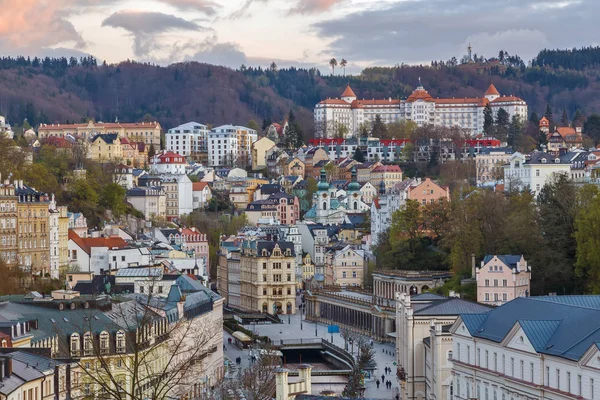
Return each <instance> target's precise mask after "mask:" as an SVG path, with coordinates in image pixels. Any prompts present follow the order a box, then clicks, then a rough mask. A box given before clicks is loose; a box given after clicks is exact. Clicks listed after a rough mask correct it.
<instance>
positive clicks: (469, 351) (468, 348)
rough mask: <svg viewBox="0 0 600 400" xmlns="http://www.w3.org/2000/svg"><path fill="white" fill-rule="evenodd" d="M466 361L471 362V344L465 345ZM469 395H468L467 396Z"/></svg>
mask: <svg viewBox="0 0 600 400" xmlns="http://www.w3.org/2000/svg"><path fill="white" fill-rule="evenodd" d="M467 362H468V363H470V362H471V346H469V345H467ZM467 387H468V386H467ZM467 397H469V396H467Z"/></svg>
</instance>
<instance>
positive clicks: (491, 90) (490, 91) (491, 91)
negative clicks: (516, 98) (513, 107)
mask: <svg viewBox="0 0 600 400" xmlns="http://www.w3.org/2000/svg"><path fill="white" fill-rule="evenodd" d="M485 95H486V96H489V95H495V96H500V92H499V91H498V89H496V86H494V84H493V83H490V87H488V89H487V90H486V91H485Z"/></svg>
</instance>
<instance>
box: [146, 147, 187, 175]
mask: <svg viewBox="0 0 600 400" xmlns="http://www.w3.org/2000/svg"><path fill="white" fill-rule="evenodd" d="M187 165H188V163H187V162H186V160H185V157H183V156H182V155H180V154H177V153H173V152H172V151H163V152H161V153H158V154H156V155H155V156H154V159H153V160H152V165H151V166H150V171H151V172H152V173H153V174H159V175H160V174H168V175H184V174H185V169H186V167H187Z"/></svg>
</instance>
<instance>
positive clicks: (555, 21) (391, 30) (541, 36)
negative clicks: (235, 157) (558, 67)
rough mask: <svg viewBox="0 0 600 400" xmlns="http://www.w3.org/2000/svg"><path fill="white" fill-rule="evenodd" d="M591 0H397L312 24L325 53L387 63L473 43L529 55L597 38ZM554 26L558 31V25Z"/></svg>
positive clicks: (443, 54) (455, 51)
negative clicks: (495, 0) (324, 46)
mask: <svg viewBox="0 0 600 400" xmlns="http://www.w3.org/2000/svg"><path fill="white" fill-rule="evenodd" d="M598 12H600V2H599V1H597V0H576V1H570V0H503V1H499V2H498V1H497V2H492V1H481V0H428V1H420V0H403V1H398V2H396V3H393V4H386V5H385V6H383V7H381V6H379V7H377V6H374V8H372V9H368V10H362V11H356V12H353V13H350V14H347V15H344V16H342V17H339V18H335V19H330V20H326V21H320V22H317V23H315V24H313V25H312V28H313V30H314V33H315V34H316V35H318V36H319V37H321V38H323V39H324V40H325V41H328V42H329V44H328V46H327V48H326V51H325V53H326V54H329V55H333V56H337V57H344V58H346V59H347V60H349V61H359V62H369V63H379V64H388V65H393V64H397V63H401V62H407V63H418V62H428V61H430V60H433V59H436V60H439V59H449V58H451V57H453V56H457V57H459V56H460V55H461V54H464V53H466V44H468V43H469V40H471V41H472V42H473V44H474V51H475V52H477V53H478V54H482V55H484V56H487V57H491V56H494V55H496V54H497V53H498V51H499V50H500V49H504V50H506V51H508V52H510V53H511V54H519V55H520V56H521V57H522V58H524V59H530V58H531V57H533V56H534V55H535V54H536V53H537V52H538V51H539V50H540V49H541V48H543V47H545V46H551V47H553V48H557V47H562V48H564V47H573V46H583V45H589V44H590V43H595V42H596V40H597V37H598V35H599V34H600V27H599V26H598V24H597V22H596V21H595V19H596V17H595V16H596V15H598ZM556 26H560V27H561V29H556Z"/></svg>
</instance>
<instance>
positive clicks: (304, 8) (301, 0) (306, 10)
mask: <svg viewBox="0 0 600 400" xmlns="http://www.w3.org/2000/svg"><path fill="white" fill-rule="evenodd" d="M343 1H344V0H298V4H297V5H296V6H295V7H293V8H292V9H291V10H290V13H292V14H315V13H322V12H324V11H327V10H329V9H330V8H331V7H333V6H334V5H335V4H338V3H342V2H343Z"/></svg>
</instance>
